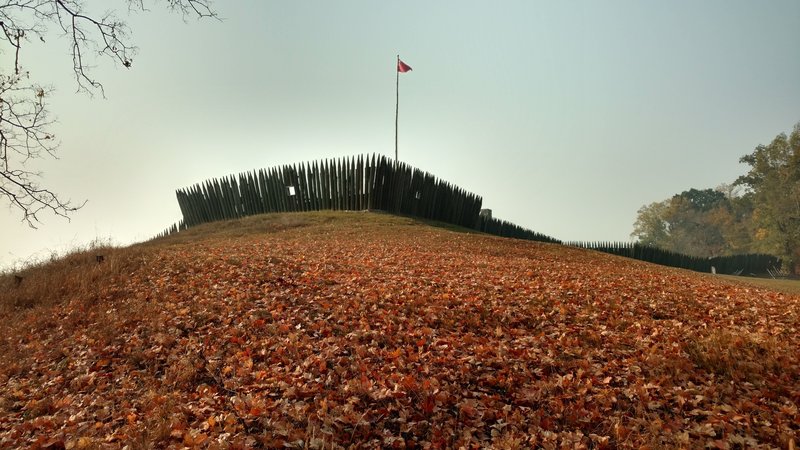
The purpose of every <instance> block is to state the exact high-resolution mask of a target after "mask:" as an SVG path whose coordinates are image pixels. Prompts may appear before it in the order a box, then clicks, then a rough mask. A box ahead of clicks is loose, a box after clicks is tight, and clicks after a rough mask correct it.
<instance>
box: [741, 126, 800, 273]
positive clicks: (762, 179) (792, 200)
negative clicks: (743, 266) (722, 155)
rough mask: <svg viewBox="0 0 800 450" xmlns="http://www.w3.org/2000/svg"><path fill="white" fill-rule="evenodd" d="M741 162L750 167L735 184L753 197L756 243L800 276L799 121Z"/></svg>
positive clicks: (760, 146)
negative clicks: (791, 128) (788, 132)
mask: <svg viewBox="0 0 800 450" xmlns="http://www.w3.org/2000/svg"><path fill="white" fill-rule="evenodd" d="M739 161H740V162H742V163H745V164H747V165H749V166H750V171H749V172H748V173H747V174H746V175H743V176H741V177H739V179H738V180H737V181H736V183H737V184H739V185H741V186H744V187H746V189H747V192H748V193H749V194H750V195H752V197H753V204H754V213H753V220H754V223H755V225H756V229H755V233H754V239H755V241H756V242H757V243H758V245H759V246H760V247H762V248H763V249H764V251H769V252H771V253H774V254H776V255H780V256H782V257H783V258H785V259H786V260H787V261H788V262H789V265H790V267H792V268H793V271H794V273H795V274H798V275H800V122H799V123H797V124H796V125H795V126H794V129H793V130H792V133H791V134H790V135H789V136H787V135H786V134H785V133H781V134H779V135H778V136H777V137H775V139H773V140H772V142H771V143H769V144H768V145H759V146H758V147H756V149H755V150H754V151H753V153H751V154H749V155H745V156H743V157H742V158H741V159H740V160H739Z"/></svg>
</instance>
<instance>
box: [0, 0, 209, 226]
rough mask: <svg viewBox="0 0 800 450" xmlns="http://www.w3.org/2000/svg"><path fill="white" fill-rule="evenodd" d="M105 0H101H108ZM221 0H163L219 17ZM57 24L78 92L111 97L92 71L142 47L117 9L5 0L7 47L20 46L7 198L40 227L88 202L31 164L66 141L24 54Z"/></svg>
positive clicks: (5, 78)
mask: <svg viewBox="0 0 800 450" xmlns="http://www.w3.org/2000/svg"><path fill="white" fill-rule="evenodd" d="M102 1H103V0H98V2H102ZM212 1H213V0H160V1H159V0H155V3H161V4H163V5H164V6H165V7H166V8H167V9H169V10H171V11H173V12H176V13H179V14H181V15H182V16H183V18H184V20H185V19H186V18H187V17H196V18H198V19H199V18H217V19H218V17H217V15H216V12H214V10H213V9H212V6H211V3H212ZM125 3H126V4H127V6H128V12H129V13H130V12H133V11H147V8H146V5H145V0H125ZM51 27H56V29H57V30H58V31H59V32H60V35H61V37H60V39H59V40H64V39H65V40H67V41H68V43H69V46H70V52H71V55H72V70H73V72H74V74H75V79H76V82H77V85H78V91H79V92H84V93H87V94H89V95H93V94H94V93H96V92H99V93H100V94H101V95H102V96H105V91H104V89H103V84H102V83H101V82H100V81H99V80H97V79H96V78H94V77H93V76H92V75H91V68H92V67H93V64H94V63H95V59H96V58H100V57H108V58H110V59H111V60H112V61H113V63H114V64H119V65H121V66H123V67H126V68H130V67H131V66H132V65H133V57H134V56H135V54H136V47H135V46H133V44H132V43H131V42H130V41H129V29H128V26H127V24H126V23H125V22H124V21H122V20H120V19H119V18H118V17H117V15H116V14H115V13H114V11H113V10H112V11H110V12H106V13H105V14H102V15H96V14H93V13H90V12H88V10H87V9H86V8H85V4H84V2H83V1H81V0H0V30H2V33H0V54H1V53H2V52H3V50H4V48H3V47H4V46H7V47H8V48H10V49H11V50H12V52H13V53H14V63H13V66H12V67H3V68H2V70H3V71H6V70H8V73H0V197H3V198H6V199H7V200H8V201H9V204H10V205H11V207H12V209H18V210H19V211H20V212H21V214H22V221H23V222H26V223H27V224H28V225H30V226H31V227H33V228H35V227H36V224H38V223H40V220H39V214H40V213H41V212H43V211H46V212H50V213H52V214H55V215H56V216H61V217H65V218H68V215H69V214H70V213H72V212H74V211H76V210H77V209H79V208H81V207H82V206H83V205H84V204H85V202H83V203H82V204H80V205H75V204H73V203H71V202H70V201H64V200H62V199H61V198H60V197H59V196H58V195H57V194H56V193H54V192H52V191H51V190H49V189H46V188H43V187H41V186H40V185H39V183H38V180H39V179H40V178H41V174H40V173H38V172H35V171H33V170H30V169H28V168H27V166H28V164H29V163H30V162H31V160H35V159H38V158H42V157H44V156H49V157H53V158H55V157H56V150H57V149H58V146H59V142H58V141H57V139H56V138H55V136H54V135H53V133H52V132H51V131H50V130H51V128H52V126H53V124H54V121H53V120H52V119H51V117H50V116H49V114H48V111H47V103H46V99H47V97H48V95H49V94H50V93H51V91H52V90H51V89H50V88H47V87H42V86H40V85H38V84H36V83H34V82H32V81H31V79H30V74H29V73H28V72H25V71H24V70H23V67H22V64H21V62H20V55H21V54H22V49H23V47H24V46H25V44H26V43H29V42H30V40H31V39H36V40H39V41H41V42H45V37H46V35H47V33H48V31H49V29H50V28H51Z"/></svg>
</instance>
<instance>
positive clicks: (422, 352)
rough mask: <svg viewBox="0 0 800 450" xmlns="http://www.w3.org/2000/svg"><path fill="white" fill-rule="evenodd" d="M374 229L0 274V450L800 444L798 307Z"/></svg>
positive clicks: (638, 266) (542, 248)
mask: <svg viewBox="0 0 800 450" xmlns="http://www.w3.org/2000/svg"><path fill="white" fill-rule="evenodd" d="M462 231H463V230H458V229H448V228H442V227H433V226H430V224H424V223H421V222H418V221H414V220H411V219H406V218H398V217H393V216H388V215H382V214H372V213H331V212H321V213H309V214H280V215H269V216H257V217H251V218H247V219H242V220H240V221H233V222H223V223H215V224H207V225H203V226H199V227H196V228H193V229H191V230H188V231H186V232H182V233H179V234H177V235H174V236H170V237H167V238H163V239H159V240H156V241H151V242H148V243H145V244H140V245H136V246H133V247H129V248H125V249H105V250H104V251H103V252H102V253H104V260H103V261H102V262H99V263H98V262H97V260H96V254H97V253H98V252H97V251H92V252H86V253H78V254H74V255H70V256H69V257H67V258H65V259H63V260H59V261H54V262H52V263H49V264H48V265H44V266H40V267H35V268H30V269H28V270H27V272H25V273H24V274H23V275H24V278H23V280H22V282H20V283H16V282H15V280H14V279H13V278H12V276H11V275H7V276H5V277H3V278H2V279H0V305H2V306H1V307H0V319H2V323H3V325H2V328H0V355H1V356H0V448H26V447H33V448H36V447H38V448H106V447H112V448H113V447H124V446H127V447H128V448H152V447H159V448H185V447H204V448H252V447H260V448H287V447H288V448H317V449H322V448H325V449H328V448H459V447H463V448H498V449H500V448H535V447H543V448H560V447H563V446H568V447H570V448H573V447H574V448H642V447H643V446H645V447H649V448H664V447H666V448H680V447H703V446H706V445H710V446H712V447H717V448H745V447H747V448H750V447H763V448H773V447H784V448H786V447H789V446H793V445H794V442H796V441H797V440H798V437H800V412H798V406H799V405H800V365H799V363H798V360H797V349H798V348H800V337H798V334H797V331H796V330H797V329H798V325H800V297H799V296H797V295H794V294H790V293H786V292H780V291H775V290H767V289H764V288H759V287H755V286H752V285H747V284H740V283H737V282H733V281H729V280H724V279H719V278H714V277H711V276H708V275H702V274H696V273H690V272H686V271H681V270H674V269H668V268H664V267H661V266H655V265H650V264H646V263H641V262H637V261H632V260H627V259H623V258H618V257H613V256H608V255H604V254H599V253H596V252H591V251H585V250H580V249H575V248H569V247H563V246H558V245H550V244H540V243H532V242H526V241H518V240H511V239H502V238H496V237H490V236H485V235H480V234H475V233H465V232H462Z"/></svg>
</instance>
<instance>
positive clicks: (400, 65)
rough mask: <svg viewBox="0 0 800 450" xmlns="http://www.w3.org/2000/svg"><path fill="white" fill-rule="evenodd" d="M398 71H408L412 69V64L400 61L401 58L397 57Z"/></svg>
mask: <svg viewBox="0 0 800 450" xmlns="http://www.w3.org/2000/svg"><path fill="white" fill-rule="evenodd" d="M397 71H398V72H400V73H406V72H410V71H411V66H409V65H408V64H406V63H404V62H403V61H400V58H398V59H397Z"/></svg>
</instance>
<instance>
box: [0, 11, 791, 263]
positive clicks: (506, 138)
mask: <svg viewBox="0 0 800 450" xmlns="http://www.w3.org/2000/svg"><path fill="white" fill-rule="evenodd" d="M87 3H89V4H93V3H94V4H98V2H97V1H95V2H87ZM101 7H104V8H105V7H110V4H108V3H107V2H105V1H104V2H103V3H102V6H101ZM216 8H217V10H218V12H219V13H220V15H221V16H222V17H223V18H224V20H223V21H222V22H216V21H211V20H206V21H200V22H197V21H196V20H188V21H187V22H186V23H184V22H183V21H182V20H181V18H180V17H179V16H175V15H171V14H169V13H167V12H165V11H164V10H161V9H159V8H158V7H157V6H156V5H150V9H151V12H150V13H147V14H136V15H134V16H132V17H130V19H129V21H130V24H131V28H132V30H133V39H134V42H135V43H136V45H137V46H138V47H139V54H138V56H137V57H136V58H135V59H134V64H133V68H132V69H130V70H126V69H124V68H118V67H114V66H113V65H112V64H110V61H106V60H100V61H99V62H98V68H97V69H96V70H95V71H94V74H95V75H96V76H97V77H98V78H99V79H100V80H101V81H103V82H104V84H105V87H106V95H107V99H105V100H104V99H102V98H94V99H90V98H88V97H87V96H85V95H83V94H76V93H75V90H76V84H75V80H74V77H73V74H72V72H71V60H70V57H69V54H68V52H69V47H68V42H67V41H66V40H63V39H62V40H58V39H56V38H55V37H52V38H51V39H49V40H48V43H47V44H41V43H38V42H31V43H28V44H27V45H26V46H25V47H24V48H23V53H22V61H21V62H22V64H23V65H24V66H25V68H27V69H28V70H30V71H31V73H32V75H33V77H34V78H35V79H36V80H37V81H39V82H41V83H44V84H51V85H53V86H54V87H55V88H56V90H57V91H56V92H55V94H54V95H53V96H52V98H51V111H52V112H53V113H54V114H56V115H57V116H58V119H59V123H58V125H57V127H56V128H55V131H56V134H57V135H58V136H59V137H60V139H61V141H62V146H61V148H60V150H59V156H60V160H57V161H53V160H38V161H34V162H32V165H31V166H29V167H30V168H34V169H37V170H42V171H43V172H44V178H43V185H44V186H46V187H49V188H51V189H53V190H55V191H56V192H58V193H60V194H61V195H62V196H64V197H65V198H71V199H73V200H75V201H82V200H88V203H87V204H86V206H85V207H84V208H83V209H81V210H80V211H78V212H77V213H75V214H74V215H73V216H72V220H71V221H70V222H68V221H66V220H64V219H61V218H58V217H54V216H48V215H44V216H42V219H43V222H44V223H43V224H41V226H40V227H39V229H38V230H31V229H29V228H28V227H27V226H26V225H24V224H23V223H21V222H20V219H21V216H20V214H19V213H18V212H17V211H16V210H13V209H8V208H7V207H6V205H8V202H7V201H6V200H5V199H0V202H1V203H0V204H2V205H3V208H2V209H0V227H2V230H3V232H2V233H0V268H9V267H13V266H14V265H19V264H22V263H25V262H31V261H35V260H37V259H42V258H47V257H48V256H49V255H50V254H51V253H52V252H59V253H60V252H63V251H66V250H68V249H71V248H74V247H76V246H83V245H86V244H88V243H89V242H91V241H92V240H95V239H100V240H102V241H109V240H110V241H111V242H113V243H115V244H120V245H123V244H129V243H132V242H137V241H142V240H145V239H148V238H150V237H151V236H153V235H155V234H157V233H158V232H160V231H162V230H163V229H164V228H166V227H167V226H169V225H171V224H172V223H174V222H176V221H177V220H179V219H180V217H181V215H180V209H179V208H178V203H177V201H176V199H175V190H176V189H178V188H182V187H185V186H188V185H191V184H194V183H197V182H201V181H203V180H206V179H208V178H212V177H221V176H225V175H228V174H232V173H239V172H242V171H248V170H252V169H259V168H265V167H272V166H275V165H281V164H289V163H296V162H303V161H310V160H317V159H323V158H336V157H342V156H350V155H356V154H365V153H379V154H385V155H390V156H393V155H394V112H395V59H396V55H397V54H400V57H401V58H402V59H403V60H404V61H405V62H406V63H408V64H409V65H410V66H411V67H412V68H413V71H412V72H409V73H405V74H401V77H400V78H401V79H400V159H401V160H402V161H404V162H407V163H409V164H411V165H412V166H415V167H418V168H420V169H422V170H425V171H427V172H430V173H432V174H434V175H436V176H438V177H440V178H442V179H444V180H447V181H449V182H452V183H454V184H456V185H458V186H460V187H462V188H464V189H466V190H467V191H470V192H474V193H476V194H478V195H481V196H482V197H483V205H484V208H491V209H492V210H493V212H494V216H495V217H498V218H501V219H505V220H509V221H511V222H514V223H516V224H518V225H521V226H524V227H527V228H530V229H532V230H535V231H538V232H541V233H545V234H547V235H550V236H553V237H556V238H559V239H562V240H587V241H594V240H610V241H611V240H622V241H628V240H629V239H630V237H629V235H630V233H631V231H632V229H633V222H634V220H635V218H636V212H637V210H638V209H639V207H641V206H642V205H644V204H648V203H651V202H654V201H659V200H663V199H665V198H668V197H670V196H672V195H673V194H676V193H679V192H681V191H684V190H687V189H689V188H692V187H694V188H698V189H704V188H713V187H715V186H717V185H719V184H721V183H724V182H732V181H734V180H735V179H736V177H738V176H739V175H741V174H743V173H744V172H745V169H746V167H745V166H744V165H742V164H739V163H738V159H739V157H740V156H742V155H745V154H748V153H751V152H752V151H753V149H754V148H755V147H756V146H757V145H758V144H762V143H763V144H766V143H768V142H769V141H771V140H772V139H773V138H774V137H775V136H776V135H777V134H778V133H780V132H789V131H790V130H791V127H792V125H793V124H794V123H796V122H798V121H800V57H798V56H799V55H800V50H798V45H800V2H798V1H797V0H786V1H730V0H725V1H718V0H715V1H702V2H697V1H670V2H664V1H616V0H611V1H604V2H596V1H563V2H562V1H558V2H557V1H548V2H543V1H527V0H526V1H505V2H483V1H457V2H456V1H437V2H431V1H403V2H375V1H336V2H333V1H328V0H326V1H313V2H311V1H293V2H286V1H282V2H277V1H265V0H237V1H225V0H217V2H216ZM10 55H11V54H10V53H8V52H7V51H6V52H4V53H3V54H2V55H0V58H2V70H3V71H5V72H8V71H9V70H10V67H11V64H12V59H13V58H11V57H10Z"/></svg>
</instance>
